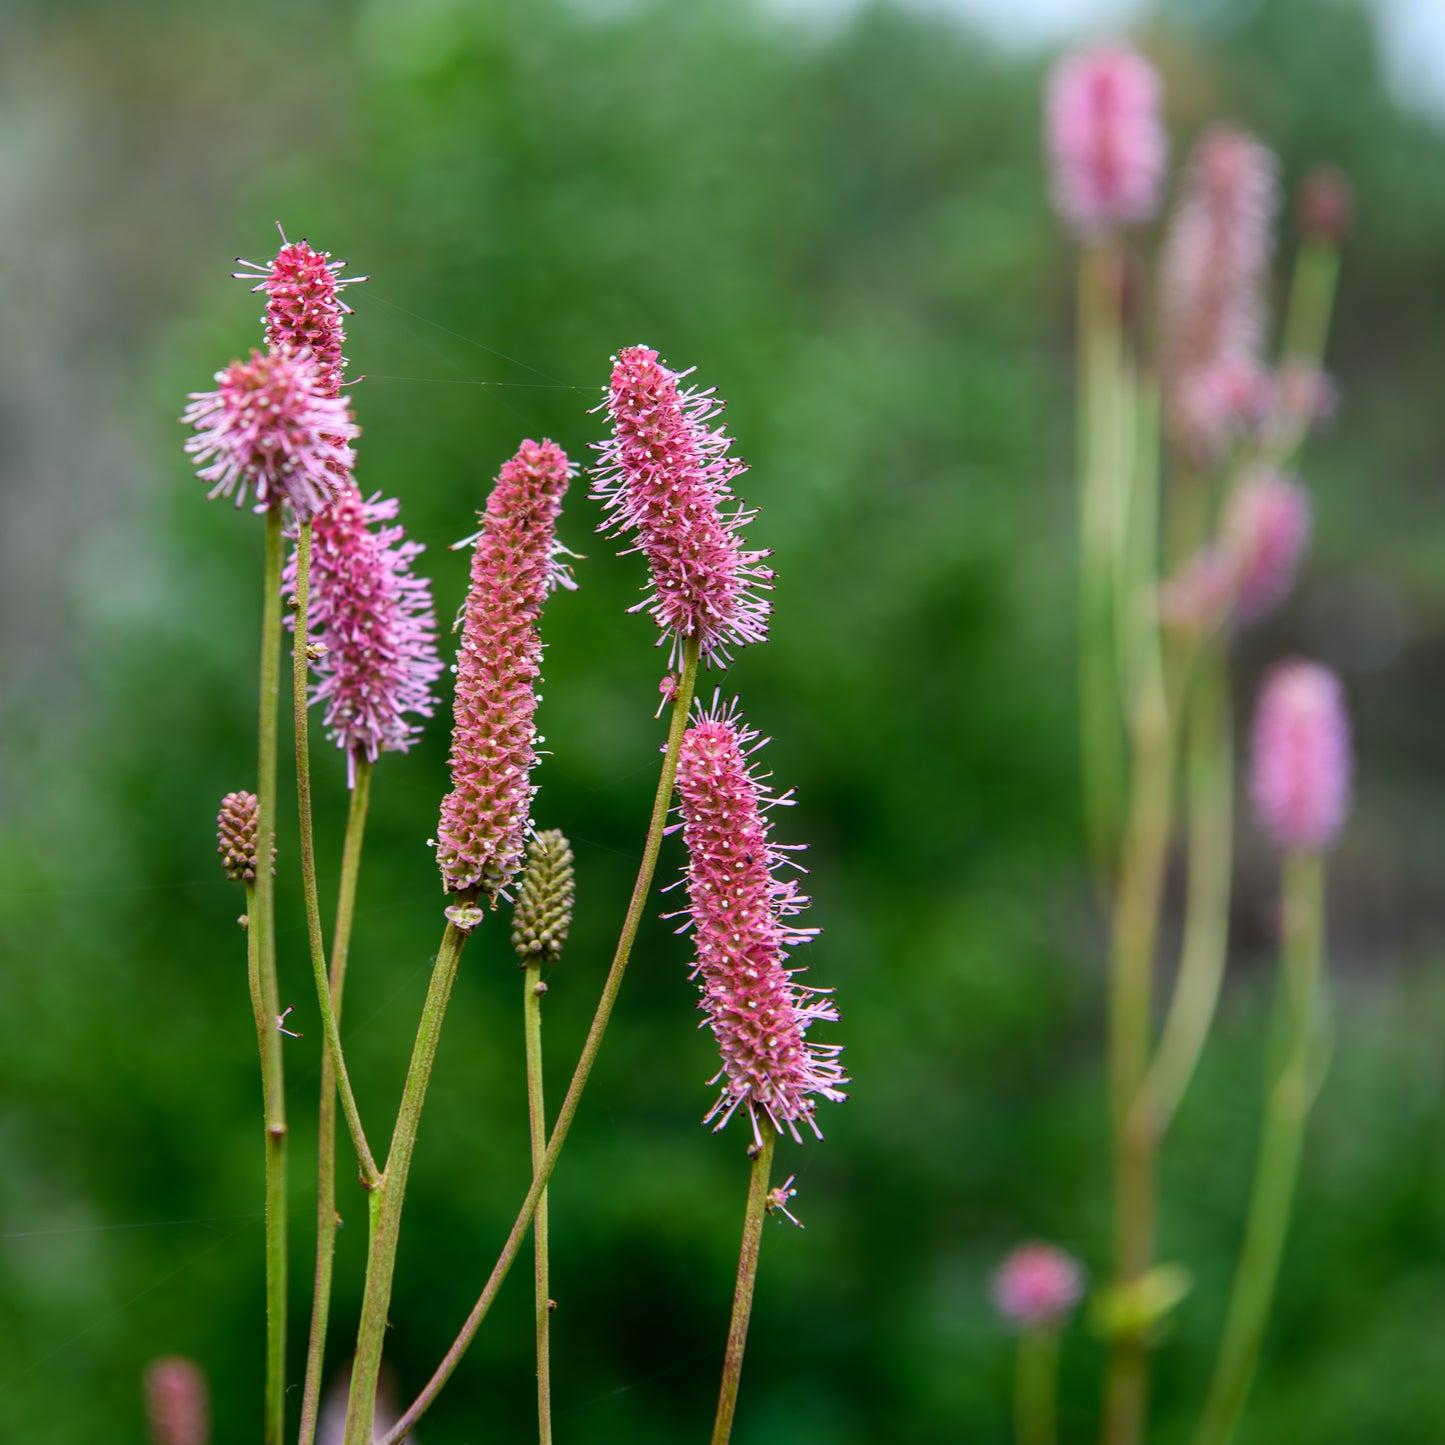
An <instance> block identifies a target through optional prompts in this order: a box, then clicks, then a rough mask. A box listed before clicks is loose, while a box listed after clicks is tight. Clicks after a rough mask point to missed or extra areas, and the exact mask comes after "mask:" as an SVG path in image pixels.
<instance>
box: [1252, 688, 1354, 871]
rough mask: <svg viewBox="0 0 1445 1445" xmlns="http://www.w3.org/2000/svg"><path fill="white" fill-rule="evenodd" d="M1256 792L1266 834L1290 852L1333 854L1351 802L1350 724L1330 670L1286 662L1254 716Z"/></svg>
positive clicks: (1262, 692)
mask: <svg viewBox="0 0 1445 1445" xmlns="http://www.w3.org/2000/svg"><path fill="white" fill-rule="evenodd" d="M1253 763H1254V771H1253V776H1252V778H1251V785H1250V792H1251V795H1252V797H1253V799H1254V807H1255V812H1256V813H1257V814H1258V816H1259V820H1260V822H1261V823H1262V824H1263V826H1264V829H1265V831H1266V832H1267V833H1268V834H1269V835H1270V836H1271V837H1272V838H1273V839H1274V841H1275V842H1276V843H1277V844H1278V845H1279V846H1280V847H1281V848H1283V849H1284V850H1285V851H1286V852H1290V853H1313V852H1318V851H1319V850H1320V849H1322V848H1328V847H1329V846H1330V844H1331V843H1333V842H1334V840H1335V838H1336V836H1337V835H1338V834H1339V831H1340V828H1341V826H1342V825H1343V824H1344V821H1345V814H1346V812H1347V811H1348V809H1349V802H1350V773H1351V770H1352V760H1351V753H1350V723H1349V718H1348V717H1347V716H1346V714H1345V699H1344V690H1343V689H1342V688H1341V686H1340V680H1339V678H1337V677H1336V676H1335V675H1334V673H1332V672H1331V671H1329V669H1328V668H1324V667H1321V666H1319V664H1318V663H1313V662H1300V661H1292V662H1283V663H1280V664H1279V665H1278V666H1277V667H1276V668H1275V669H1274V671H1273V672H1272V673H1270V675H1269V677H1268V678H1267V679H1266V680H1265V684H1264V687H1263V688H1262V689H1261V690H1260V694H1259V702H1258V704H1257V705H1256V707H1255V712H1254V758H1253Z"/></svg>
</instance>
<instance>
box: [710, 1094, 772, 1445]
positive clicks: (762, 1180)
mask: <svg viewBox="0 0 1445 1445" xmlns="http://www.w3.org/2000/svg"><path fill="white" fill-rule="evenodd" d="M777 1141H778V1135H777V1130H775V1129H774V1128H772V1126H771V1125H769V1124H768V1123H767V1122H766V1121H764V1123H763V1129H762V1143H761V1144H759V1145H758V1147H757V1153H756V1154H754V1156H753V1168H752V1173H751V1175H750V1176H749V1178H748V1207H747V1211H746V1213H745V1214H744V1215H743V1243H742V1248H741V1249H740V1250H739V1251H738V1283H737V1289H736V1291H735V1292H734V1294H733V1317H732V1323H731V1324H730V1325H729V1326H728V1348H727V1354H726V1355H725V1356H724V1358H723V1373H722V1388H721V1390H720V1391H719V1392H718V1401H717V1419H716V1420H715V1421H714V1422H713V1427H712V1445H727V1442H728V1438H729V1437H730V1436H731V1435H732V1432H733V1415H734V1413H735V1412H736V1411H737V1407H738V1384H739V1382H740V1381H741V1379H742V1373H743V1350H744V1349H745V1348H746V1346H747V1342H748V1320H749V1319H750V1318H751V1317H752V1313H753V1286H754V1284H756V1282H757V1277H758V1250H759V1248H760V1247H761V1245H762V1240H763V1216H764V1215H765V1214H766V1212H767V1203H768V1177H769V1175H770V1174H771V1173H772V1169H773V1146H774V1145H775V1144H776V1143H777Z"/></svg>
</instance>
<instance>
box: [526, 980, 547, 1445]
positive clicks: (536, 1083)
mask: <svg viewBox="0 0 1445 1445" xmlns="http://www.w3.org/2000/svg"><path fill="white" fill-rule="evenodd" d="M522 978H523V983H522V1018H523V1026H524V1031H525V1033H526V1036H527V1122H528V1125H529V1128H530V1131H531V1136H532V1173H533V1175H534V1176H535V1175H536V1174H537V1173H538V1172H539V1171H540V1170H541V1167H542V1160H543V1158H544V1156H545V1155H546V1153H547V1104H546V1098H545V1095H544V1093H543V1089H542V995H543V994H544V993H545V992H546V991H547V986H546V984H544V983H543V982H542V961H541V959H532V960H529V962H528V963H527V966H526V968H525V969H524V970H523V975H522ZM532 1242H533V1253H534V1256H535V1269H534V1276H535V1278H534V1282H535V1285H536V1300H535V1305H536V1314H537V1320H536V1325H537V1440H538V1445H552V1358H551V1348H550V1341H549V1339H548V1335H549V1332H550V1325H551V1319H552V1300H551V1295H550V1292H549V1289H548V1281H547V1274H548V1269H547V1191H546V1190H545V1189H544V1190H543V1191H542V1192H541V1193H540V1194H539V1195H538V1196H537V1212H536V1214H535V1215H534V1217H533V1219H532Z"/></svg>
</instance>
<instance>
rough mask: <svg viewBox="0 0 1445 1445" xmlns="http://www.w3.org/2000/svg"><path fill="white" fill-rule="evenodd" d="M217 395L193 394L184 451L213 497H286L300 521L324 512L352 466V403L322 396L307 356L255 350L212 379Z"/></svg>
mask: <svg viewBox="0 0 1445 1445" xmlns="http://www.w3.org/2000/svg"><path fill="white" fill-rule="evenodd" d="M216 382H217V386H216V390H215V391H197V392H192V393H191V404H190V405H189V406H188V407H187V408H186V409H185V411H184V413H182V415H181V420H182V421H183V422H185V423H186V424H187V425H188V426H190V427H192V428H194V430H195V435H194V436H193V437H190V438H189V439H188V440H187V441H186V443H185V450H186V451H187V452H188V453H190V455H191V456H192V458H193V459H194V460H195V462H196V466H197V472H196V474H197V476H199V477H200V479H201V480H202V481H203V482H210V483H211V491H210V495H211V496H212V497H229V496H233V495H234V497H235V499H236V505H237V506H238V507H239V506H242V505H244V504H245V502H246V499H247V497H248V496H250V495H254V497H255V499H256V501H257V502H258V503H260V504H262V505H267V504H270V503H272V502H274V501H277V500H281V499H284V500H285V501H288V502H290V503H291V505H292V507H293V508H294V509H295V511H296V515H297V516H298V517H300V518H302V519H303V520H304V519H305V518H308V517H311V516H314V515H315V514H316V513H317V512H319V511H321V509H322V508H323V507H326V506H329V505H330V504H331V503H332V502H333V501H334V500H335V498H336V496H337V493H338V491H339V490H340V488H341V487H342V486H343V485H344V484H345V482H346V478H347V477H348V476H349V475H350V473H351V470H352V468H353V467H354V466H355V464H356V454H355V452H354V451H352V449H351V442H352V441H353V440H354V439H355V438H356V437H357V436H359V435H360V431H361V429H360V428H359V427H358V426H357V425H356V423H355V422H354V421H353V420H352V417H351V407H350V405H349V404H348V403H347V402H345V401H343V400H342V399H341V398H340V397H335V396H328V395H326V393H325V389H324V386H323V381H322V376H321V372H320V371H319V369H318V367H317V365H316V361H315V359H314V358H313V357H312V356H311V354H310V353H309V352H304V351H303V352H297V353H294V354H292V353H288V352H280V351H271V352H266V353H262V352H259V351H253V352H252V353H251V356H250V359H249V360H247V361H233V362H232V363H231V364H230V366H228V367H227V368H226V369H225V370H224V371H218V372H217V373H216Z"/></svg>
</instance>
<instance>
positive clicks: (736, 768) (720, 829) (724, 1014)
mask: <svg viewBox="0 0 1445 1445" xmlns="http://www.w3.org/2000/svg"><path fill="white" fill-rule="evenodd" d="M758 746H761V743H760V741H759V740H758V736H757V734H756V733H755V732H752V731H750V730H747V729H745V728H744V726H743V724H742V720H741V718H740V717H739V715H738V713H737V708H736V704H734V705H733V706H732V707H731V708H729V709H727V710H723V709H721V708H720V707H719V706H718V704H717V701H716V700H714V703H713V707H712V709H711V711H703V710H701V709H699V712H698V715H697V717H696V718H695V720H694V721H693V722H692V723H691V725H690V726H689V727H688V729H687V732H686V733H685V734H684V736H683V741H682V751H681V754H680V756H679V758H678V764H677V794H678V810H679V812H680V814H681V817H682V823H681V827H682V831H683V839H684V842H685V843H686V845H687V854H688V861H687V868H686V872H685V874H684V878H683V881H684V882H685V883H686V885H687V896H688V907H687V909H686V910H685V914H686V916H687V918H688V922H687V923H684V925H683V927H684V928H687V927H691V928H692V930H693V939H694V943H695V946H696V949H697V961H696V964H695V966H694V969H693V977H694V978H695V979H697V980H698V981H699V982H700V984H701V987H702V999H701V1001H700V1003H699V1005H698V1007H699V1008H701V1009H702V1010H703V1012H704V1013H705V1014H706V1015H707V1023H708V1026H709V1027H710V1028H711V1029H712V1033H713V1037H714V1039H716V1041H717V1045H718V1049H719V1051H720V1053H721V1055H722V1068H721V1070H720V1071H719V1072H718V1074H717V1075H716V1076H715V1077H714V1078H713V1079H712V1081H711V1082H713V1083H718V1082H721V1083H722V1093H721V1095H720V1097H719V1098H718V1100H717V1102H716V1103H715V1104H714V1105H713V1107H712V1109H711V1110H710V1111H709V1112H708V1114H707V1116H706V1118H705V1120H704V1122H711V1121H712V1120H713V1119H717V1121H718V1122H717V1123H716V1124H715V1125H714V1128H715V1129H721V1128H722V1127H723V1125H725V1124H726V1123H727V1121H728V1120H729V1119H730V1118H731V1117H732V1116H733V1114H734V1113H735V1112H736V1111H737V1109H738V1108H739V1107H740V1106H743V1105H746V1107H747V1109H748V1112H749V1114H750V1116H751V1119H752V1125H753V1132H754V1135H755V1136H757V1134H758V1121H759V1116H761V1117H762V1118H763V1119H766V1120H767V1121H768V1123H769V1124H771V1126H772V1127H773V1128H774V1129H775V1130H777V1131H778V1132H779V1133H781V1132H782V1130H783V1128H784V1127H786V1128H787V1129H788V1131H789V1132H790V1133H791V1134H792V1136H793V1138H794V1139H798V1138H800V1135H799V1133H798V1127H797V1126H798V1122H799V1121H800V1120H801V1121H804V1122H806V1123H807V1124H808V1125H809V1126H810V1127H811V1128H812V1130H813V1132H814V1133H815V1134H817V1135H818V1136H819V1137H820V1138H821V1137H822V1131H821V1130H820V1129H819V1128H818V1124H817V1120H816V1118H815V1111H816V1108H817V1100H818V1099H819V1098H822V1099H831V1100H840V1099H842V1098H844V1097H845V1095H844V1094H843V1092H842V1086H843V1085H844V1084H846V1083H848V1077H847V1075H846V1074H845V1073H844V1072H843V1069H842V1065H841V1064H840V1063H839V1061H838V1055H839V1054H840V1053H841V1052H842V1047H841V1045H837V1044H819V1043H814V1042H811V1041H810V1040H809V1039H808V1038H807V1037H806V1035H807V1031H808V1029H809V1027H810V1026H811V1025H812V1024H814V1023H816V1022H818V1021H819V1020H826V1021H828V1022H836V1020H837V1018H838V1012H837V1010H836V1009H835V1008H834V1007H833V1005H832V1003H831V1002H829V1001H828V999H827V998H826V991H824V990H818V989H812V988H807V987H804V986H803V985H800V984H798V983H796V982H795V981H794V975H795V974H797V973H798V972H800V971H801V970H799V969H789V968H787V967H786V966H785V965H786V961H787V958H788V950H789V949H790V948H792V947H793V946H795V945H797V944H799V943H804V942H806V941H807V940H808V939H810V938H812V937H813V936H814V935H815V934H816V933H817V930H816V929H810V928H798V927H796V926H795V925H793V924H791V923H789V922H788V921H787V920H788V919H789V918H790V917H792V916H793V915H795V914H797V913H798V912H800V911H801V910H802V909H803V908H804V907H806V906H807V902H808V900H807V899H806V898H805V897H803V896H802V895H801V894H800V893H799V892H798V886H797V884H796V882H794V881H792V880H786V881H785V880H783V879H781V878H779V877H778V876H777V872H776V870H777V869H778V868H779V867H781V866H782V865H783V864H784V862H785V861H787V860H786V859H785V858H784V856H783V854H784V851H785V850H784V849H783V848H782V847H781V846H780V845H778V844H776V843H774V842H772V841H771V837H770V834H771V831H772V828H771V824H770V823H769V822H768V820H767V818H766V817H765V811H766V809H767V808H768V807H769V806H771V805H772V804H775V803H782V802H786V801H788V799H787V797H776V798H774V797H770V795H769V792H768V789H767V788H766V786H765V785H764V783H763V781H762V779H761V778H759V776H758V775H757V773H756V772H755V771H754V770H753V768H752V767H751V766H750V765H749V762H748V755H749V754H750V753H751V752H753V751H755V750H756V748H757V747H758Z"/></svg>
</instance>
